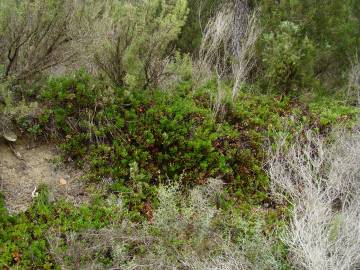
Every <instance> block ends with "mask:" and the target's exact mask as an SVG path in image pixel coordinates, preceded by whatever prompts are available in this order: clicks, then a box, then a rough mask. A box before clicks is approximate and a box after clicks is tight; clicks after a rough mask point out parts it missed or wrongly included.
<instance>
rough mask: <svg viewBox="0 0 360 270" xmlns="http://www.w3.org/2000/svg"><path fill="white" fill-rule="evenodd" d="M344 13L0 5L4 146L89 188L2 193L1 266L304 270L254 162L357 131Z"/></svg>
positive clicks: (334, 4) (219, 4)
mask: <svg viewBox="0 0 360 270" xmlns="http://www.w3.org/2000/svg"><path fill="white" fill-rule="evenodd" d="M356 2H357V1H354V0H345V1H344V0H342V1H340V0H331V1H330V0H320V1H311V0H305V1H303V0H294V1H286V0H280V1H271V0H253V1H250V0H249V1H245V0H243V1H241V0H229V1H215V0H199V1H198V0H196V1H195V0H189V1H186V0H139V1H131V0H107V1H95V0H89V1H78V0H34V1H25V0H21V1H12V0H0V139H3V138H2V137H4V138H5V139H6V140H9V138H10V139H12V138H15V139H14V140H16V136H15V135H17V136H18V137H23V138H26V140H35V141H37V142H38V143H40V144H41V143H48V142H50V143H51V144H54V145H56V146H57V147H58V148H59V149H61V161H62V163H64V164H65V165H67V164H68V163H69V164H71V165H74V166H76V167H77V169H80V170H81V171H82V172H84V177H83V179H81V180H79V181H84V182H85V185H86V186H87V187H88V189H89V190H90V193H91V194H90V195H91V201H90V202H89V203H84V204H82V205H74V204H72V203H70V202H68V201H67V200H66V198H62V199H60V200H53V199H51V198H52V196H51V191H49V190H48V188H47V187H39V188H38V189H39V193H38V196H37V197H36V196H35V197H34V198H33V202H32V205H31V207H30V208H29V209H28V210H27V211H25V212H20V213H17V214H9V213H8V212H7V210H6V198H2V196H1V197H0V268H1V269H120V268H121V269H154V265H156V267H157V268H156V267H155V269H195V270H196V269H199V270H203V269H264V270H265V269H300V268H298V262H294V261H293V260H292V258H296V255H297V254H295V255H294V253H296V250H295V251H294V246H295V245H294V246H291V245H288V243H289V241H288V242H286V241H285V240H284V237H285V236H284V235H286V234H284V232H285V231H287V230H289V224H293V223H290V221H291V220H292V218H293V212H292V211H293V209H297V208H296V206H297V205H292V204H291V203H292V201H291V198H289V199H287V200H284V198H287V193H286V192H283V191H281V192H280V193H281V194H282V193H284V194H282V195H281V196H283V197H282V200H278V198H275V197H274V193H273V192H272V190H271V181H273V178H272V177H270V176H269V174H268V173H267V172H268V171H269V166H270V165H269V163H267V160H268V159H269V158H271V156H269V155H272V153H274V152H272V151H275V150H274V149H275V148H276V144H277V143H278V141H279V137H280V138H282V139H283V141H281V142H282V143H283V144H282V145H281V147H283V148H281V149H283V150H284V153H281V154H279V153H277V154H279V156H277V157H278V159H279V160H281V159H282V158H283V156H286V151H285V150H286V149H287V148H286V146H287V145H288V144H289V145H291V143H292V142H294V141H295V142H298V143H299V142H303V139H304V138H306V134H305V130H312V132H314V133H316V134H318V136H324V137H325V138H327V140H326V143H330V142H331V141H332V140H333V139H332V137H329V138H328V137H327V136H328V135H329V134H332V131H333V130H334V129H336V128H338V127H342V128H345V129H349V128H352V127H353V126H354V125H356V124H357V122H356V121H357V116H358V113H359V109H358V108H357V107H356V106H354V105H356V104H358V103H359V102H360V94H359V93H360V62H359V59H358V57H357V56H356V53H357V50H358V49H359V48H360V23H359V22H360V8H359V6H358V5H357V3H356ZM229 11H231V12H229ZM9 134H10V135H9ZM299 138H300V139H299ZM324 141H325V140H324ZM4 142H5V140H4ZM14 145H16V142H7V145H6V144H3V143H0V147H8V146H9V147H10V148H11V149H12V150H13V151H14ZM356 145H357V144H356ZM310 146H311V147H312V146H313V144H311V145H310ZM311 147H310V148H311ZM269 149H270V150H269ZM299 149H300V148H299ZM356 150H357V149H355V150H354V153H355V152H356ZM299 151H300V150H299ZM319 152H321V151H320V150H319ZM14 153H15V152H14ZM318 154H319V153H317V152H316V153H312V154H311V155H308V156H307V157H305V158H304V160H302V161H301V162H303V164H306V162H308V159H309V160H311V159H312V158H314V156H316V155H318ZM0 162H1V157H0ZM289 162H290V161H289ZM301 162H300V163H301ZM336 164H338V163H336ZM276 165H278V167H276V168H278V169H279V170H282V169H283V171H282V172H283V174H284V175H286V173H285V172H287V170H289V168H284V167H283V166H282V165H281V164H280V165H279V164H276ZM315 165H316V164H315ZM315 165H314V166H315ZM296 166H298V165H296ZM326 166H327V165H324V166H323V167H321V170H320V171H321V175H322V174H325V175H326V170H328V167H326ZM310 167H311V166H310ZM0 168H1V167H0ZM271 169H273V168H270V171H271ZM291 169H292V170H294V172H297V170H296V169H295V168H291ZM355 178H356V177H355V176H354V179H355ZM276 180H277V181H278V183H277V184H278V185H281V183H282V182H281V181H282V180H283V179H282V178H281V177H279V179H276ZM1 181H2V176H1V171H0V187H1V188H2V185H1ZM279 183H280V184H279ZM292 184H293V183H292ZM289 186H291V185H288V186H287V187H289ZM297 188H298V187H297ZM291 192H293V190H291ZM291 192H290V193H291ZM280 193H278V195H279V194H280ZM294 194H296V192H295V193H294ZM0 195H1V190H0ZM336 199H337V198H335V199H334V201H335V200H336ZM302 203H304V205H305V206H304V207H306V203H307V202H306V201H305V202H303V201H301V204H302ZM331 203H334V202H331ZM314 205H315V204H314ZM334 211H335V210H334ZM300 212H301V211H300ZM300 212H299V213H300ZM303 212H306V211H303ZM299 216H301V213H300V214H299ZM335 216H336V215H335ZM331 222H333V220H331ZM331 222H330V223H331ZM339 226H340V225H339ZM291 244H293V243H291ZM309 246H311V243H310V244H309ZM303 257H304V256H303ZM325 257H326V256H325ZM304 260H306V258H305V259H304ZM306 269H311V267H310V268H306ZM324 269H325V268H324ZM326 270H331V269H326Z"/></svg>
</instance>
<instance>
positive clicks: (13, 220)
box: [0, 187, 121, 269]
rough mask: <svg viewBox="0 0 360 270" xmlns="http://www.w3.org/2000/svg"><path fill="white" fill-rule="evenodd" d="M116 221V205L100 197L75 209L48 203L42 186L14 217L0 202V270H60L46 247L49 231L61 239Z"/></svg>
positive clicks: (59, 202)
mask: <svg viewBox="0 0 360 270" xmlns="http://www.w3.org/2000/svg"><path fill="white" fill-rule="evenodd" d="M118 218H121V213H120V212H119V211H118V208H117V206H116V205H115V204H110V205H109V203H108V202H107V201H104V200H103V199H101V198H97V199H96V198H94V200H93V202H92V203H91V204H90V205H88V206H87V205H84V206H81V207H78V208H76V207H74V206H73V205H71V204H70V203H68V202H65V201H58V202H50V201H49V197H48V191H47V189H46V187H42V188H39V195H38V197H37V198H36V199H35V200H34V202H33V204H32V206H31V207H30V208H29V209H28V210H27V211H26V212H22V213H19V214H17V215H12V216H11V215H8V213H7V211H6V209H5V206H4V203H3V201H2V200H1V201H0V268H1V269H12V268H16V269H61V268H60V267H59V266H58V265H56V261H55V258H54V257H53V252H54V250H51V249H50V246H49V242H48V240H49V239H48V238H47V237H48V235H49V231H50V230H52V231H55V232H57V233H59V234H61V235H63V236H64V237H65V234H66V233H69V232H73V233H74V232H78V231H82V230H85V229H100V228H103V227H105V226H109V225H110V224H112V223H115V222H116V221H117V219H118ZM66 241H67V239H66V238H63V244H62V248H66ZM64 245H65V246H64Z"/></svg>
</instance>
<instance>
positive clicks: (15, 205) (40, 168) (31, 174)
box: [0, 140, 89, 213]
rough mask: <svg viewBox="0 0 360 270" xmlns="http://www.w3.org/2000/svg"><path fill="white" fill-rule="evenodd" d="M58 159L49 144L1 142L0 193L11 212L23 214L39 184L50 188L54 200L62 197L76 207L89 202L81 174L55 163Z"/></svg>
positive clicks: (56, 153) (54, 148)
mask: <svg viewBox="0 0 360 270" xmlns="http://www.w3.org/2000/svg"><path fill="white" fill-rule="evenodd" d="M58 158H59V151H57V149H56V147H54V146H53V145H50V144H42V145H35V144H34V143H31V142H29V141H26V140H21V141H18V142H16V143H14V144H9V143H7V142H5V141H0V191H1V192H2V193H3V195H4V196H5V203H6V207H7V208H8V210H9V212H10V213H18V212H20V211H25V210H26V209H27V208H28V207H29V205H30V203H31V201H32V200H33V197H34V196H36V190H37V189H38V187H39V185H41V184H45V185H47V186H48V187H49V189H50V194H51V199H53V200H55V199H57V198H59V197H65V199H67V200H70V201H72V202H74V203H75V204H81V203H83V202H85V201H88V199H89V196H88V193H87V192H86V190H85V185H84V182H83V181H82V180H81V179H80V177H81V176H82V172H81V171H79V170H76V169H74V168H72V167H70V166H65V165H63V164H59V162H57V163H56V160H57V159H58Z"/></svg>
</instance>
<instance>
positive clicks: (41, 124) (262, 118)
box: [19, 72, 355, 205]
mask: <svg viewBox="0 0 360 270" xmlns="http://www.w3.org/2000/svg"><path fill="white" fill-rule="evenodd" d="M215 89H216V86H213V85H212V84H209V85H208V86H207V87H204V88H203V89H202V90H200V91H197V92H196V94H193V92H192V91H191V88H190V87H189V84H188V83H185V82H184V83H183V84H180V85H179V87H178V89H176V90H174V91H172V92H170V93H169V92H163V91H157V90H154V91H153V92H144V91H132V92H128V91H127V90H126V89H118V88H112V87H111V86H110V85H107V84H105V83H104V82H101V81H97V80H96V79H93V78H92V77H91V76H90V75H87V74H86V73H84V72H78V73H77V74H75V75H73V76H65V77H61V78H54V79H50V80H49V82H48V84H47V85H46V86H44V87H43V89H42V90H41V95H40V100H41V102H42V103H43V104H44V105H45V106H44V107H43V110H42V112H41V113H40V114H38V115H37V116H36V117H32V118H31V117H30V118H29V117H26V118H23V119H19V123H20V124H21V127H22V128H23V129H25V130H26V129H28V130H29V129H30V131H32V132H35V134H36V133H38V135H41V136H45V137H48V138H56V139H57V140H59V141H60V142H61V143H62V148H63V150H64V151H65V154H66V156H67V158H68V159H69V158H70V159H73V160H75V161H76V162H77V164H78V165H79V166H81V167H83V168H85V169H87V170H88V173H89V175H88V176H89V178H90V179H92V180H97V181H101V180H104V179H107V180H108V182H110V183H111V184H112V186H111V189H112V191H114V192H125V191H126V192H131V193H133V196H134V197H133V198H132V204H135V205H136V204H138V203H140V204H141V202H144V201H146V200H147V199H151V198H152V195H153V194H154V193H153V192H154V188H153V187H154V186H155V185H158V184H161V183H165V182H166V181H167V180H168V179H172V180H174V181H181V183H182V184H184V185H185V186H193V185H196V184H201V183H203V182H204V181H205V179H207V178H209V177H218V176H221V177H222V178H223V179H224V181H225V182H226V183H228V189H229V190H232V191H233V193H234V194H236V195H237V198H239V199H240V200H242V201H244V200H245V201H256V202H261V201H262V200H264V199H265V198H266V196H267V195H266V191H267V189H268V178H267V176H266V174H265V173H264V171H263V169H262V163H263V161H264V158H265V152H264V150H263V149H264V148H263V146H264V143H265V142H266V140H267V139H268V138H269V137H270V139H271V137H272V135H273V132H274V131H275V130H279V129H281V128H282V127H283V126H284V125H286V126H291V127H292V128H294V129H295V130H296V129H300V128H301V127H303V126H312V125H316V124H318V125H319V126H320V127H323V128H324V129H325V128H326V127H327V125H328V122H327V121H323V120H322V119H321V117H319V116H317V115H315V114H314V113H312V110H311V106H310V108H309V107H308V106H305V105H303V104H301V103H299V102H295V101H293V100H291V99H288V98H282V97H276V96H265V95H259V96H257V97H254V96H251V95H249V94H245V93H240V94H239V95H240V98H241V100H242V102H239V103H234V104H232V103H229V104H228V105H226V106H227V108H226V114H225V116H224V119H222V120H221V121H220V120H217V119H216V118H214V117H213V114H212V111H211V108H209V103H210V97H209V96H210V95H211V94H209V93H210V92H211V91H216V90H215ZM354 113H355V111H353V110H351V109H348V110H344V111H340V112H335V113H334V115H335V116H334V117H335V118H336V119H339V120H340V119H341V117H342V116H343V117H344V116H346V117H345V118H351V117H352V116H353V115H354ZM290 115H292V120H290V121H288V123H286V124H285V123H284V121H283V118H284V117H286V116H290ZM321 124H323V125H321ZM132 171H133V172H132ZM135 198H137V199H138V202H136V203H135V202H134V199H135ZM135 201H136V199H135Z"/></svg>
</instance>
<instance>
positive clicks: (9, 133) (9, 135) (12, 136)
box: [3, 130, 17, 142]
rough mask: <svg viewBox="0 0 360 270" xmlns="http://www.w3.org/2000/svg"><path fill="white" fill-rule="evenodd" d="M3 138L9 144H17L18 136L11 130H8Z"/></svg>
mask: <svg viewBox="0 0 360 270" xmlns="http://www.w3.org/2000/svg"><path fill="white" fill-rule="evenodd" d="M3 137H4V138H5V140H7V141H9V142H16V140H17V136H16V134H15V133H14V132H12V131H10V130H6V131H5V132H4V134H3Z"/></svg>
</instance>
